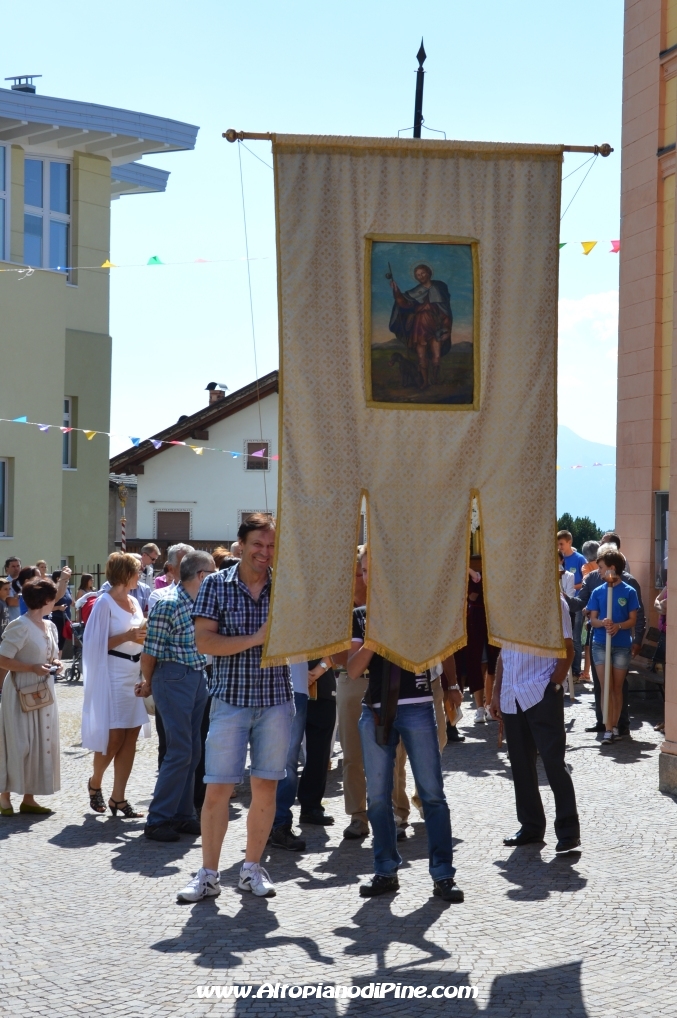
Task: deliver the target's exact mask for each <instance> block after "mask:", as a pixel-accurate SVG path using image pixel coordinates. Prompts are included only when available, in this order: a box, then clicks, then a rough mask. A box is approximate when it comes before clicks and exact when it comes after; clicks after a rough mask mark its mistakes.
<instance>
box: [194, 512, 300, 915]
mask: <svg viewBox="0 0 677 1018" xmlns="http://www.w3.org/2000/svg"><path fill="white" fill-rule="evenodd" d="M237 536H238V540H239V542H240V545H241V546H242V557H241V559H240V562H239V563H238V564H237V565H235V566H231V567H230V568H228V569H226V570H224V571H222V572H219V573H215V574H214V575H213V576H208V577H207V578H206V579H205V581H204V583H203V584H202V587H201V588H200V593H199V594H198V596H197V599H196V601H195V606H194V608H193V617H194V619H195V641H196V644H197V647H198V650H200V651H201V652H202V653H203V654H211V655H213V658H214V660H213V665H212V676H211V680H210V684H209V691H210V693H211V695H212V707H211V715H210V721H209V734H208V736H207V743H206V746H205V778H204V780H205V784H206V785H207V791H206V794H205V801H204V806H203V807H202V868H201V869H200V870H198V872H197V875H196V876H195V877H194V879H193V880H191V882H190V883H189V884H188V885H187V887H185V888H183V890H181V891H179V894H178V899H179V901H200V900H201V899H202V898H206V897H214V896H215V895H217V894H220V893H221V887H220V883H219V881H220V875H219V858H220V855H221V847H222V845H223V839H224V838H225V836H226V831H227V829H228V803H229V800H230V796H231V793H232V790H233V787H234V786H235V785H237V784H239V783H240V782H241V781H242V780H243V778H244V770H245V764H246V760H247V748H249V751H250V776H251V791H252V801H251V806H250V809H249V817H248V819H247V847H246V850H245V861H244V864H243V866H242V869H241V870H240V880H239V883H238V887H239V888H240V890H243V891H252V892H253V893H254V894H256V895H259V896H261V897H267V898H272V897H273V896H274V895H275V887H274V886H273V884H272V882H271V879H270V877H269V875H268V873H267V872H266V870H264V869H263V867H262V866H261V865H260V861H261V855H262V853H263V850H264V848H265V846H266V842H267V840H268V835H269V834H270V830H271V828H272V826H273V819H274V817H275V793H276V791H277V783H278V781H281V780H282V778H284V777H285V774H286V765H287V754H288V750H289V741H290V737H291V725H292V718H293V717H294V698H293V691H292V684H291V673H290V670H289V666H288V665H279V666H277V667H274V668H262V667H261V648H262V646H263V644H264V642H265V639H266V627H267V625H268V611H269V608H270V585H271V566H272V563H273V553H274V551H275V523H274V522H273V520H272V519H271V518H270V517H269V516H267V515H265V514H263V513H254V514H252V515H251V516H250V517H249V518H248V520H247V521H246V522H245V523H243V524H242V525H241V527H240V529H239V530H238V532H237Z"/></svg>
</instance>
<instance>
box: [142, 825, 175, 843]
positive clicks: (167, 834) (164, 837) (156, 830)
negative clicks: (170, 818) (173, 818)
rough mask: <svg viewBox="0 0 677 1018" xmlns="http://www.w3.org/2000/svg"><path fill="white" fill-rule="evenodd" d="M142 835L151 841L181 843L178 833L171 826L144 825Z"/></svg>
mask: <svg viewBox="0 0 677 1018" xmlns="http://www.w3.org/2000/svg"><path fill="white" fill-rule="evenodd" d="M143 833H144V834H145V835H146V837H147V838H150V840H151V841H181V837H180V835H179V833H178V831H175V830H174V828H173V827H172V825H171V824H146V826H145V827H144V829H143Z"/></svg>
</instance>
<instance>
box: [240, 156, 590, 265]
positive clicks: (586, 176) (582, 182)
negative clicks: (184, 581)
mask: <svg viewBox="0 0 677 1018" xmlns="http://www.w3.org/2000/svg"><path fill="white" fill-rule="evenodd" d="M596 162H597V156H593V157H592V162H591V163H590V165H589V166H588V169H587V171H586V173H585V176H584V177H583V180H582V181H581V182H580V184H579V185H578V187H577V188H576V190H575V191H574V197H573V198H572V199H571V201H570V202H569V204H568V205H567V207H566V208H565V210H564V212H563V213H562V215H561V216H560V217H559V221H560V223H561V222H562V220H563V219H564V217H565V215H566V214H567V212H568V211H569V209H570V208H571V205H572V203H573V200H574V198H575V197H576V195H577V194H578V192H579V191H580V189H581V188H582V187H583V184H584V183H585V182H586V180H587V179H588V173H590V170H591V169H592V168H593V166H594V165H595V163H596ZM579 169H580V167H579ZM574 172H576V171H575V170H574ZM569 176H571V174H569ZM247 268H249V266H247Z"/></svg>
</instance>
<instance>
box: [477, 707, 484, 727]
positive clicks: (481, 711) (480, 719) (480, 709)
mask: <svg viewBox="0 0 677 1018" xmlns="http://www.w3.org/2000/svg"><path fill="white" fill-rule="evenodd" d="M485 722H486V718H485V716H484V707H478V708H477V710H476V711H475V724H476V725H483V724H484V723H485Z"/></svg>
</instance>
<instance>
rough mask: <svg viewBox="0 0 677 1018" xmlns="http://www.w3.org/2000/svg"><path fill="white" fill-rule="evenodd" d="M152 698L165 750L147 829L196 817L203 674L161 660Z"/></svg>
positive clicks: (205, 688)
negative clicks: (160, 724)
mask: <svg viewBox="0 0 677 1018" xmlns="http://www.w3.org/2000/svg"><path fill="white" fill-rule="evenodd" d="M153 699H154V700H155V702H156V704H157V707H158V710H159V711H160V714H161V715H162V721H163V723H164V729H165V735H166V739H167V751H166V753H165V756H164V758H163V760H162V764H161V766H160V773H159V774H158V777H157V781H156V782H155V791H154V792H153V799H152V801H151V804H150V807H149V809H148V821H147V823H148V825H149V826H151V825H153V824H161V823H169V822H170V821H172V820H190V819H191V817H194V816H195V810H194V807H193V785H194V782H195V768H196V767H197V765H198V764H199V762H200V757H201V755H202V740H201V738H200V727H201V725H202V715H203V713H204V709H205V704H206V703H207V678H206V676H205V673H204V672H198V671H196V670H194V669H193V668H189V667H188V666H187V665H182V664H179V663H178V662H176V661H161V662H160V664H158V665H157V667H156V669H155V671H154V673H153Z"/></svg>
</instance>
